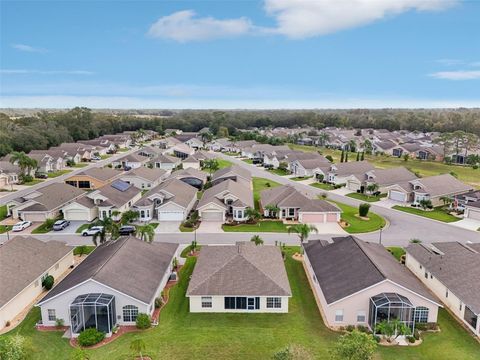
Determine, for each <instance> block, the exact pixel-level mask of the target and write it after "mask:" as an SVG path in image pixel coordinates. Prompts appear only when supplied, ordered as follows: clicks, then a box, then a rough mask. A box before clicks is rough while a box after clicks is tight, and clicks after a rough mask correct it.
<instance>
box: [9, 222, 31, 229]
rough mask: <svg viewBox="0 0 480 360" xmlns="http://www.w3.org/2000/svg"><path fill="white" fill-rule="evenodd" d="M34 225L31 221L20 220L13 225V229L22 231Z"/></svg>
mask: <svg viewBox="0 0 480 360" xmlns="http://www.w3.org/2000/svg"><path fill="white" fill-rule="evenodd" d="M31 225H32V222H31V221H20V222H18V223H16V224H15V225H13V227H12V231H22V230H25V229H26V228H28V227H29V226H31Z"/></svg>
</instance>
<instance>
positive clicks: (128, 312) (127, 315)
mask: <svg viewBox="0 0 480 360" xmlns="http://www.w3.org/2000/svg"><path fill="white" fill-rule="evenodd" d="M137 315H138V307H136V306H135V305H125V306H124V307H123V321H125V322H133V321H136V320H137Z"/></svg>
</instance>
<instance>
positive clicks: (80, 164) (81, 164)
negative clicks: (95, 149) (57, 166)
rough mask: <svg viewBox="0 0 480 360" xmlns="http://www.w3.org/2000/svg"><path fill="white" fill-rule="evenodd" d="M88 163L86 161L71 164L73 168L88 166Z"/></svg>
mask: <svg viewBox="0 0 480 360" xmlns="http://www.w3.org/2000/svg"><path fill="white" fill-rule="evenodd" d="M88 165H90V163H88V162H81V163H78V164H75V165H73V167H74V168H84V167H85V166H88Z"/></svg>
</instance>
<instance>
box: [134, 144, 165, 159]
mask: <svg viewBox="0 0 480 360" xmlns="http://www.w3.org/2000/svg"><path fill="white" fill-rule="evenodd" d="M163 152H164V150H162V149H160V148H158V147H154V146H144V147H143V148H141V149H140V150H138V151H137V152H136V154H138V155H140V156H146V157H149V158H154V157H155V156H158V155H160V154H163Z"/></svg>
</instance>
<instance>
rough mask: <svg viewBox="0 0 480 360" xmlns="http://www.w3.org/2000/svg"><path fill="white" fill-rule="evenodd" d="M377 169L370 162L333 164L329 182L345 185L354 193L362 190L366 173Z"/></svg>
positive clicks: (328, 177) (328, 178)
mask: <svg viewBox="0 0 480 360" xmlns="http://www.w3.org/2000/svg"><path fill="white" fill-rule="evenodd" d="M373 169H375V167H374V166H373V165H372V164H370V163H369V162H368V161H351V162H343V163H338V164H332V166H331V168H330V171H329V173H328V176H327V178H326V180H327V182H329V183H331V184H335V185H339V184H345V186H346V187H347V189H350V190H352V191H357V190H360V189H361V187H362V182H363V180H364V178H365V173H367V172H368V171H371V170H373Z"/></svg>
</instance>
